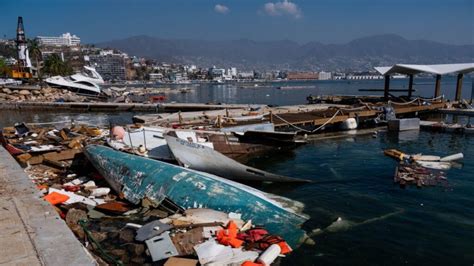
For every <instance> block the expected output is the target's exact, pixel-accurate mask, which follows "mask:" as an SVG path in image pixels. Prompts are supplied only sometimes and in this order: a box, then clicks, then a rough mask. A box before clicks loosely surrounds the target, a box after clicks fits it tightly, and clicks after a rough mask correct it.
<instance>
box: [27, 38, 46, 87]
mask: <svg viewBox="0 0 474 266" xmlns="http://www.w3.org/2000/svg"><path fill="white" fill-rule="evenodd" d="M28 49H29V50H30V54H31V57H32V58H33V59H35V62H36V73H37V76H38V79H41V76H42V75H41V71H40V68H41V65H40V61H42V60H43V55H42V52H41V49H40V45H39V43H38V40H36V39H34V40H29V43H28Z"/></svg>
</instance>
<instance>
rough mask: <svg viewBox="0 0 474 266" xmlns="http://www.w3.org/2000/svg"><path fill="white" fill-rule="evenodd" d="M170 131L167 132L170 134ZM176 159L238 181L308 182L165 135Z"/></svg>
mask: <svg viewBox="0 0 474 266" xmlns="http://www.w3.org/2000/svg"><path fill="white" fill-rule="evenodd" d="M171 133H173V132H170V133H168V134H171ZM165 139H166V142H167V143H168V146H169V148H170V150H171V152H172V153H173V155H174V157H175V159H176V161H178V163H179V164H181V165H182V166H185V167H188V168H191V169H194V170H198V171H203V172H207V173H211V174H215V175H218V176H222V177H225V178H227V179H232V180H238V181H269V182H308V181H307V180H304V179H297V178H291V177H287V176H281V175H276V174H272V173H269V172H266V171H262V170H259V169H256V168H253V167H249V166H246V165H243V164H240V163H238V162H237V161H234V160H232V159H230V158H229V157H227V156H225V155H223V154H221V153H219V152H218V151H216V150H214V149H211V148H209V147H206V146H203V145H201V144H199V143H194V142H189V141H187V140H184V139H180V138H176V137H174V136H170V135H165Z"/></svg>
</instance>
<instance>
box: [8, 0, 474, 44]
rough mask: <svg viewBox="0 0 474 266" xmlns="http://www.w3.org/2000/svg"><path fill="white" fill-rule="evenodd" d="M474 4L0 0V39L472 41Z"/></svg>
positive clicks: (447, 0)
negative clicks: (19, 33)
mask: <svg viewBox="0 0 474 266" xmlns="http://www.w3.org/2000/svg"><path fill="white" fill-rule="evenodd" d="M473 3H474V1H473V0H187V1H185V0H0V38H4V36H6V37H7V38H12V37H14V36H15V29H16V22H17V17H18V16H23V20H24V24H25V31H26V34H27V37H35V36H38V35H41V36H58V35H60V34H62V33H64V32H71V33H73V34H76V35H78V36H79V37H81V40H82V42H83V43H97V42H102V41H109V40H114V39H122V38H126V37H130V36H136V35H143V34H145V35H149V36H154V37H159V38H180V39H201V40H222V39H224V40H232V39H251V40H256V41H264V40H292V41H296V42H299V43H306V42H310V41H318V42H322V43H326V44H327V43H346V42H349V41H351V40H353V39H356V38H360V37H365V36H371V35H377V34H387V33H389V34H398V35H400V36H402V37H404V38H407V39H410V40H415V39H424V40H432V41H438V42H443V43H449V44H474V4H473Z"/></svg>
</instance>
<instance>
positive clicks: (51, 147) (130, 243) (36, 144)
mask: <svg viewBox="0 0 474 266" xmlns="http://www.w3.org/2000/svg"><path fill="white" fill-rule="evenodd" d="M107 134H108V132H107V131H106V130H102V129H98V128H94V127H89V126H85V125H71V127H67V128H62V129H60V130H58V129H54V128H52V127H41V128H40V127H32V126H30V125H26V124H17V125H15V127H9V128H4V129H3V135H2V136H1V139H2V144H3V145H4V146H5V147H6V148H7V150H8V151H9V152H10V153H11V154H12V155H14V156H15V158H16V159H17V160H18V161H19V162H20V163H21V164H22V165H24V166H26V168H25V172H26V173H27V174H28V176H29V177H30V179H31V180H32V181H33V182H34V183H35V184H36V186H37V188H38V190H40V191H41V192H42V193H43V198H44V200H46V201H48V202H49V203H51V204H52V205H53V206H54V208H55V209H56V211H57V212H58V213H59V215H60V217H61V218H63V219H64V220H65V222H66V224H67V225H68V226H69V227H70V228H71V230H72V231H73V232H74V234H75V235H76V237H77V238H78V239H79V240H80V241H81V242H82V243H83V245H84V246H85V247H86V248H87V249H88V250H89V251H90V252H91V253H92V254H93V256H94V257H95V259H96V260H97V262H98V263H99V264H100V265H107V264H117V265H123V264H149V265H151V264H153V263H154V262H159V263H164V265H168V266H169V265H247V266H250V265H270V264H272V263H273V262H274V261H275V260H276V259H278V258H279V257H281V256H285V255H286V254H288V253H290V252H291V251H292V249H291V247H290V246H289V245H288V244H287V243H286V242H285V240H284V239H282V238H281V237H279V236H278V235H274V234H272V232H268V231H267V230H265V228H264V227H261V226H259V225H253V224H252V221H251V220H248V221H243V220H242V219H241V215H240V214H237V213H224V212H221V211H216V210H212V209H205V208H194V209H186V210H184V209H183V208H181V207H180V206H177V205H176V204H174V203H173V202H172V201H171V200H169V199H168V198H166V197H165V198H163V199H160V200H157V199H151V198H147V197H145V198H142V200H141V202H140V204H138V205H134V204H132V203H130V202H128V201H127V200H125V199H124V197H123V195H121V194H120V193H116V192H115V191H114V190H113V189H112V188H113V186H111V184H109V183H108V182H107V180H105V179H104V178H103V177H102V176H101V175H100V174H98V173H97V172H96V171H95V170H94V168H93V167H92V166H91V165H90V162H88V161H87V159H86V158H85V156H83V154H82V148H83V147H84V146H85V145H87V144H90V143H95V144H97V143H99V144H100V143H103V140H102V139H103V137H104V136H105V135H107Z"/></svg>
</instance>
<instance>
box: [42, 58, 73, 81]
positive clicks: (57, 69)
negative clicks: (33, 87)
mask: <svg viewBox="0 0 474 266" xmlns="http://www.w3.org/2000/svg"><path fill="white" fill-rule="evenodd" d="M44 72H45V73H48V74H50V75H51V76H55V75H61V76H66V75H70V74H72V72H73V71H72V67H71V66H70V65H69V64H67V63H66V62H63V60H62V59H61V57H60V56H59V55H57V54H52V55H50V56H48V58H46V60H44Z"/></svg>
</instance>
